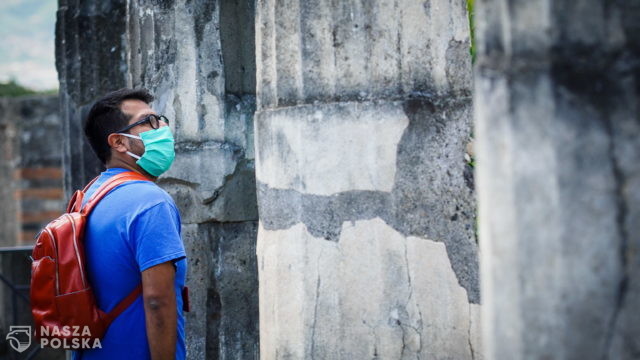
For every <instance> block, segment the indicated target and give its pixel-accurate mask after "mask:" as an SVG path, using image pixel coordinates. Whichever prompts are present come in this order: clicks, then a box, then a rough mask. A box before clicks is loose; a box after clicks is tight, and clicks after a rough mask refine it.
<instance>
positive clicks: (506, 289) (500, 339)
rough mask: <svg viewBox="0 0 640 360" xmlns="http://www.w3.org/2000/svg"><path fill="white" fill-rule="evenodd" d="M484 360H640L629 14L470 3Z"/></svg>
mask: <svg viewBox="0 0 640 360" xmlns="http://www.w3.org/2000/svg"><path fill="white" fill-rule="evenodd" d="M476 20H477V39H478V57H477V61H478V64H477V72H476V82H475V99H474V101H475V113H476V120H477V126H476V135H477V143H478V146H477V147H478V151H477V163H478V164H479V167H478V187H477V188H478V194H479V205H480V208H479V219H480V224H479V228H480V239H481V242H480V245H481V249H482V251H481V253H482V266H481V267H482V284H483V285H482V297H483V309H484V310H483V317H482V320H483V328H484V329H483V333H484V339H485V344H486V346H485V348H486V349H485V350H486V356H487V358H489V359H497V360H501V359H509V360H511V359H595V358H597V359H638V358H639V357H640V312H638V306H639V305H640V277H639V275H640V252H639V249H640V236H638V234H639V233H640V197H639V194H640V162H639V161H638V160H639V159H640V140H639V139H640V37H639V36H638V33H639V31H640V3H639V2H638V1H611V2H602V1H595V0H586V1H568V0H563V1H552V0H538V1H526V2H525V1H520V2H516V1H496V0H485V1H482V2H479V3H478V4H477V16H476Z"/></svg>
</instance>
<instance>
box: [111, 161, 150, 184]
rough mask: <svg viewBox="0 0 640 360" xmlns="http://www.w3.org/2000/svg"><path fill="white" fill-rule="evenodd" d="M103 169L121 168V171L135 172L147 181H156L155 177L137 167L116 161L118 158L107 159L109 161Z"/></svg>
mask: <svg viewBox="0 0 640 360" xmlns="http://www.w3.org/2000/svg"><path fill="white" fill-rule="evenodd" d="M105 167H106V168H107V169H113V168H122V169H127V170H129V171H135V172H137V173H139V174H142V175H144V176H145V177H147V178H149V180H151V181H153V182H156V180H158V178H157V177H155V176H153V175H151V174H149V173H147V172H146V171H144V170H142V169H141V168H140V167H139V166H134V165H131V164H129V163H127V162H126V161H124V160H122V159H118V158H114V157H111V159H109V161H107V163H106V164H105Z"/></svg>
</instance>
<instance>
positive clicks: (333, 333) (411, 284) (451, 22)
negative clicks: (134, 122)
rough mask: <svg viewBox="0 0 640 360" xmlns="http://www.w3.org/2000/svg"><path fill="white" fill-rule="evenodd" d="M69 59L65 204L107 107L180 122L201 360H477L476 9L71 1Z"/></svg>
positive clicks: (65, 70)
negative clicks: (118, 101) (113, 102)
mask: <svg viewBox="0 0 640 360" xmlns="http://www.w3.org/2000/svg"><path fill="white" fill-rule="evenodd" d="M254 18H255V31H254ZM254 39H255V40H254ZM56 52H57V54H56V61H57V67H58V71H59V75H60V98H61V111H62V114H63V119H64V136H65V139H67V142H66V143H65V147H64V161H65V163H64V164H65V176H64V179H65V190H66V193H67V194H70V193H71V191H72V190H74V189H76V188H79V187H81V186H82V185H83V184H84V183H85V182H87V181H88V180H89V179H90V178H91V177H93V176H95V175H96V174H97V173H98V172H99V171H100V170H101V167H100V164H98V163H97V160H96V159H95V157H94V155H93V154H92V152H91V150H90V148H89V147H88V145H87V144H86V143H84V140H83V136H82V126H81V124H82V119H83V118H84V116H85V115H86V113H87V111H88V109H89V108H90V106H91V104H92V102H93V101H94V100H95V99H96V98H97V97H98V96H100V95H102V94H103V93H105V92H107V91H110V90H114V89H117V88H120V87H125V86H126V87H138V86H143V87H147V88H149V89H150V90H151V91H152V92H153V93H154V94H155V95H156V101H155V102H154V104H153V106H154V108H155V109H156V110H157V111H158V112H161V113H164V114H165V115H166V116H167V117H169V118H170V119H171V120H172V123H171V127H172V130H173V132H174V134H175V137H176V142H177V146H176V148H177V157H176V162H175V165H174V166H173V168H172V169H171V170H170V171H169V172H168V173H167V174H165V175H163V176H162V177H161V178H160V181H159V184H160V185H161V186H163V187H164V188H165V189H166V190H167V191H168V192H169V193H170V194H171V195H172V196H173V197H174V198H175V200H176V203H177V204H178V206H179V207H180V210H181V213H182V220H183V229H182V231H183V237H184V241H185V245H186V247H187V252H188V256H189V273H188V282H189V286H190V287H191V293H192V306H193V308H194V311H193V312H192V313H190V314H188V316H187V351H188V355H189V358H190V359H198V358H205V357H206V358H212V359H214V358H236V359H246V358H255V357H257V356H258V352H259V350H260V357H261V358H263V359H277V358H300V359H302V358H310V357H311V358H313V357H318V358H342V359H356V358H364V357H380V358H414V357H418V358H426V357H436V358H445V357H449V358H456V359H472V358H474V357H476V358H480V356H481V353H480V343H479V332H478V329H479V321H478V320H479V317H478V316H479V304H480V294H479V275H478V260H477V244H476V237H475V227H474V224H475V211H474V208H475V202H474V197H473V176H472V168H471V167H470V166H469V164H467V162H466V161H465V147H466V144H467V143H468V141H469V137H470V133H471V112H470V110H471V94H470V87H471V64H470V57H469V27H468V23H467V17H466V11H465V5H464V2H463V1H456V2H449V1H418V0H403V1H396V2H391V1H386V0H379V1H364V0H359V1H350V2H344V3H341V4H339V5H336V4H334V3H333V2H330V1H318V2H315V3H311V2H303V1H299V2H298V1H295V2H276V1H274V0H265V1H258V2H257V4H256V3H254V2H253V1H221V2H215V1H211V0H193V1H186V0H176V1H171V0H163V1H157V2H153V3H151V2H148V1H142V0H128V1H127V0H116V1H109V2H104V1H87V2H82V3H79V2H77V1H72V0H61V1H60V8H59V11H58V22H57V29H56ZM256 75H257V76H256ZM256 94H257V97H256ZM256 98H257V105H256ZM256 106H257V107H256ZM256 110H257V112H256ZM254 112H256V122H255V124H254V117H253V114H254ZM173 120H175V121H173ZM254 125H255V132H256V146H255V151H256V153H255V154H254ZM254 159H255V164H256V166H254ZM254 168H256V169H257V171H255V170H254ZM256 179H257V181H256ZM256 192H257V193H258V196H257V200H258V201H256ZM258 204H259V206H257V205H258ZM258 208H259V210H260V211H259V213H260V215H259V218H260V221H259V223H260V226H258ZM256 241H257V243H258V249H257V256H256ZM256 260H258V263H259V270H258V268H257V266H256ZM258 273H259V279H260V286H259V293H260V306H259V308H260V338H259V339H258ZM258 344H260V345H258Z"/></svg>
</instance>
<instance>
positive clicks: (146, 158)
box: [118, 126, 176, 176]
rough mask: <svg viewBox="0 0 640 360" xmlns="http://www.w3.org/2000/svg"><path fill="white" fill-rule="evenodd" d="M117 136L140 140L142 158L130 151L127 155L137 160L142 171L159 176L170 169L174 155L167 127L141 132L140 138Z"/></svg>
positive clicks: (129, 135) (171, 135) (171, 137)
mask: <svg viewBox="0 0 640 360" xmlns="http://www.w3.org/2000/svg"><path fill="white" fill-rule="evenodd" d="M118 134H120V135H124V136H127V137H130V138H133V139H139V140H142V143H143V144H144V154H142V156H138V155H136V154H134V153H132V152H130V151H127V154H129V155H130V156H132V157H133V158H135V159H137V160H138V161H136V164H138V165H139V166H140V167H141V168H143V169H144V171H146V172H148V173H149V174H151V175H153V176H160V175H161V174H162V173H163V172H165V171H167V170H169V168H170V167H171V164H172V163H173V159H174V158H175V157H176V153H175V150H174V140H173V134H171V129H169V127H168V126H163V127H160V128H158V129H153V130H149V131H145V132H141V133H140V136H135V135H131V134H125V133H118Z"/></svg>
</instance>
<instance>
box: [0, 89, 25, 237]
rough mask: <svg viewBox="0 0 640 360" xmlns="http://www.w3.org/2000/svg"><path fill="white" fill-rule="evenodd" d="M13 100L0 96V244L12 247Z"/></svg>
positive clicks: (15, 220)
mask: <svg viewBox="0 0 640 360" xmlns="http://www.w3.org/2000/svg"><path fill="white" fill-rule="evenodd" d="M15 110H16V106H15V105H14V101H11V99H7V98H0V114H1V115H0V151H2V153H1V154H0V203H1V204H2V209H3V210H2V211H1V212H0V234H2V235H0V247H5V246H15V245H17V244H18V240H19V236H18V235H19V234H20V220H19V216H18V215H19V213H20V198H19V197H18V194H19V193H18V190H19V189H20V184H19V183H18V179H17V178H16V177H15V174H16V171H17V170H18V164H19V162H20V158H19V156H20V139H19V135H20V134H19V130H18V128H19V126H18V122H17V121H16V118H17V114H16V113H15Z"/></svg>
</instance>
